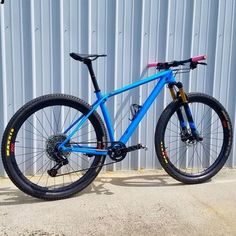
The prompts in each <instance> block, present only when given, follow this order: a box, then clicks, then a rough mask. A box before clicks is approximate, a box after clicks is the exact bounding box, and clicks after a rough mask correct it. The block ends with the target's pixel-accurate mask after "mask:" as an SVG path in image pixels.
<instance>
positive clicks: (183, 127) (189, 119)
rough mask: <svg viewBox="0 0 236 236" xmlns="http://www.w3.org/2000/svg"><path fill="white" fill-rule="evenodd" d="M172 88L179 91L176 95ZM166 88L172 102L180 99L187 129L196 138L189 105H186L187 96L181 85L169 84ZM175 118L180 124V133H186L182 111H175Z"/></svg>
mask: <svg viewBox="0 0 236 236" xmlns="http://www.w3.org/2000/svg"><path fill="white" fill-rule="evenodd" d="M174 86H176V87H177V88H178V89H179V91H178V92H177V94H176V92H175V90H174ZM168 88H169V89H170V93H171V97H172V98H173V100H176V99H177V98H178V97H179V96H180V97H181V101H182V103H183V107H184V111H185V114H186V117H187V120H188V123H189V127H190V129H191V132H192V135H193V136H194V137H196V138H198V137H199V134H198V131H197V128H196V125H195V123H194V121H193V116H192V113H191V110H190V108H189V105H188V98H187V96H186V94H185V92H184V89H183V84H182V83H181V82H177V83H170V84H169V85H168ZM177 116H178V119H179V122H180V127H181V129H182V132H183V133H186V132H187V124H186V122H185V120H184V117H183V114H182V111H181V110H180V109H178V110H177Z"/></svg>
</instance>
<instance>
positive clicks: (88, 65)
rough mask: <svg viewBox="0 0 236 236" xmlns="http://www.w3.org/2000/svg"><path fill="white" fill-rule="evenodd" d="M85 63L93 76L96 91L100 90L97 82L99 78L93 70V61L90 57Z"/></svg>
mask: <svg viewBox="0 0 236 236" xmlns="http://www.w3.org/2000/svg"><path fill="white" fill-rule="evenodd" d="M84 64H85V65H86V66H87V67H88V70H89V74H90V76H91V79H92V82H93V86H94V88H95V92H100V89H99V87H98V83H97V79H96V76H95V74H94V71H93V65H92V61H91V60H90V59H85V60H84Z"/></svg>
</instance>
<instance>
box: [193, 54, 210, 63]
mask: <svg viewBox="0 0 236 236" xmlns="http://www.w3.org/2000/svg"><path fill="white" fill-rule="evenodd" d="M206 58H207V56H206V55H199V56H195V57H192V62H198V61H203V60H206Z"/></svg>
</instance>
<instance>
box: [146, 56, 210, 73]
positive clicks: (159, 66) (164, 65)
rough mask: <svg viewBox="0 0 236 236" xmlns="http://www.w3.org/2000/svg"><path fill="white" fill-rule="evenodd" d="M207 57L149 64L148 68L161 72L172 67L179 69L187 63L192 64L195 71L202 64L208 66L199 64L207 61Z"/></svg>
mask: <svg viewBox="0 0 236 236" xmlns="http://www.w3.org/2000/svg"><path fill="white" fill-rule="evenodd" d="M206 58H207V56H206V55H198V56H194V57H192V58H190V59H187V60H183V61H172V62H150V63H148V65H147V67H148V68H151V67H156V68H157V69H159V70H167V69H170V68H171V67H178V66H183V65H185V64H186V63H190V69H195V68H196V67H197V64H202V65H206V63H204V62H199V61H203V60H206Z"/></svg>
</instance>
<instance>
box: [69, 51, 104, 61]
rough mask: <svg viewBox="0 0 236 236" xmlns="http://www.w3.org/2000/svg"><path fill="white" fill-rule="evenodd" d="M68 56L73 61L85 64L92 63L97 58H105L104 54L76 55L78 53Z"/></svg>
mask: <svg viewBox="0 0 236 236" xmlns="http://www.w3.org/2000/svg"><path fill="white" fill-rule="evenodd" d="M70 56H71V57H72V58H73V59H75V60H76V61H81V62H85V61H87V60H90V61H94V60H96V59H97V58H98V57H106V56H107V55H105V54H78V53H74V52H72V53H70Z"/></svg>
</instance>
